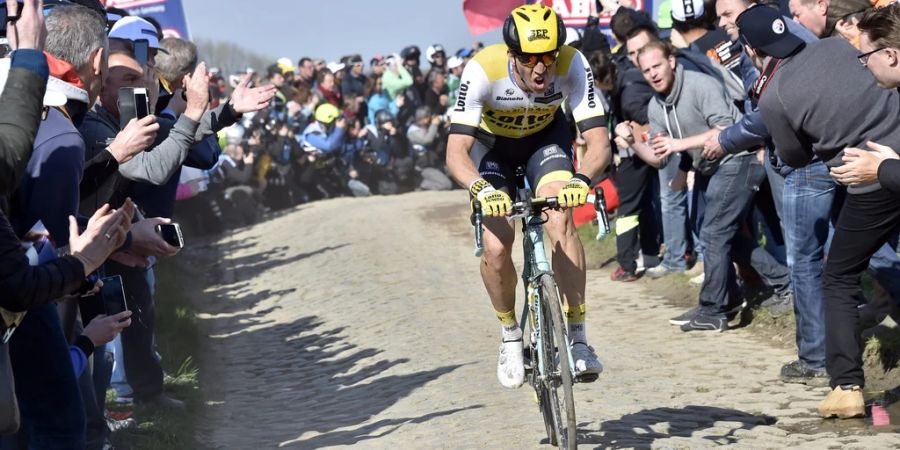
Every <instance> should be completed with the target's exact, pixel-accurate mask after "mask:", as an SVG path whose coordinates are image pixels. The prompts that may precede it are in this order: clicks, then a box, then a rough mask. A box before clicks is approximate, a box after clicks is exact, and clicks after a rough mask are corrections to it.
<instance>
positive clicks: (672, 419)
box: [578, 405, 776, 448]
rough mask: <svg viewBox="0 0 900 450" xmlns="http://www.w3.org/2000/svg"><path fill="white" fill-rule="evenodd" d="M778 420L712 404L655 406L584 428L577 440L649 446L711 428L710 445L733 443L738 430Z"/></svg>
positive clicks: (612, 445) (601, 445)
mask: <svg viewBox="0 0 900 450" xmlns="http://www.w3.org/2000/svg"><path fill="white" fill-rule="evenodd" d="M775 421H776V419H775V418H774V417H770V416H766V415H754V414H749V413H745V412H742V411H738V410H734V409H725V408H716V407H712V406H696V405H690V406H685V407H683V408H654V409H647V410H644V411H641V412H638V413H634V414H627V415H625V416H622V417H621V418H620V419H617V420H607V421H605V422H602V423H601V424H600V430H598V431H586V430H584V428H581V429H580V430H579V433H578V443H579V444H593V445H597V446H598V447H597V448H626V447H627V448H650V447H651V446H652V445H653V442H654V441H656V440H657V439H667V438H671V437H692V436H694V434H695V433H696V432H698V431H703V430H707V429H710V431H709V433H707V434H705V435H704V436H702V438H703V439H704V440H707V441H709V444H708V446H709V447H713V446H719V445H731V444H735V443H737V442H738V441H739V440H740V438H739V437H738V436H735V432H737V431H738V430H750V429H753V428H754V427H756V426H759V425H772V424H774V423H775ZM717 422H718V423H717ZM581 426H582V427H583V426H584V424H582V425H581Z"/></svg>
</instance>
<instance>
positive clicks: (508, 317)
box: [494, 309, 519, 328]
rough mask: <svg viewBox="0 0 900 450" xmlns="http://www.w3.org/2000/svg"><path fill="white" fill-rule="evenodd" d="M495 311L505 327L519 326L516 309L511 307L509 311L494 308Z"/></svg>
mask: <svg viewBox="0 0 900 450" xmlns="http://www.w3.org/2000/svg"><path fill="white" fill-rule="evenodd" d="M494 312H495V313H496V314H497V319H499V320H500V324H501V325H503V328H511V327H517V326H519V322H517V321H516V310H514V309H511V310H509V311H507V312H500V311H497V310H494Z"/></svg>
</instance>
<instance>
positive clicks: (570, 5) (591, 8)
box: [542, 0, 656, 28]
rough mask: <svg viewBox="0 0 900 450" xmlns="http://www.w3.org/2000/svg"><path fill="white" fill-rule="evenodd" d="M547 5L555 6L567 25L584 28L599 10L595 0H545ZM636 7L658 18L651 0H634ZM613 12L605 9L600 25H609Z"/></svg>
mask: <svg viewBox="0 0 900 450" xmlns="http://www.w3.org/2000/svg"><path fill="white" fill-rule="evenodd" d="M542 3H543V4H545V5H548V6H551V7H553V9H554V10H555V11H556V14H559V16H560V17H562V19H563V22H565V24H566V26H567V27H573V28H582V27H584V26H585V25H586V24H587V19H588V17H590V16H592V15H594V14H595V13H596V10H597V2H596V1H595V0H544V1H543V2H542ZM631 3H634V9H637V10H643V11H647V13H648V14H650V17H651V18H652V19H654V20H656V15H655V11H654V10H653V4H652V3H651V0H634V1H633V2H631ZM611 19H612V14H610V13H609V12H608V11H604V12H603V13H602V14H601V15H600V25H602V26H604V27H608V26H609V21H610V20H611Z"/></svg>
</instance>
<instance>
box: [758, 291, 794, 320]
mask: <svg viewBox="0 0 900 450" xmlns="http://www.w3.org/2000/svg"><path fill="white" fill-rule="evenodd" d="M759 306H762V307H763V308H766V310H768V311H769V314H771V315H772V317H779V316H783V315H785V314H788V313H790V312H793V311H794V294H793V293H791V292H788V293H785V294H772V296H771V297H769V298H767V299H765V300H764V301H763V302H762V303H760V304H759Z"/></svg>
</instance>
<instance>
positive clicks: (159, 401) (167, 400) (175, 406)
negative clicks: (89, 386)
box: [140, 347, 522, 411]
mask: <svg viewBox="0 0 900 450" xmlns="http://www.w3.org/2000/svg"><path fill="white" fill-rule="evenodd" d="M521 352H522V349H521V347H520V348H519V353H520V354H521ZM140 403H141V404H143V405H148V406H154V407H157V408H163V409H172V410H178V411H184V410H186V409H187V406H185V404H184V402H183V401H181V400H177V399H174V398H172V397H169V396H168V395H166V394H157V395H154V396H153V397H150V398H147V399H144V400H141V401H140Z"/></svg>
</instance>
